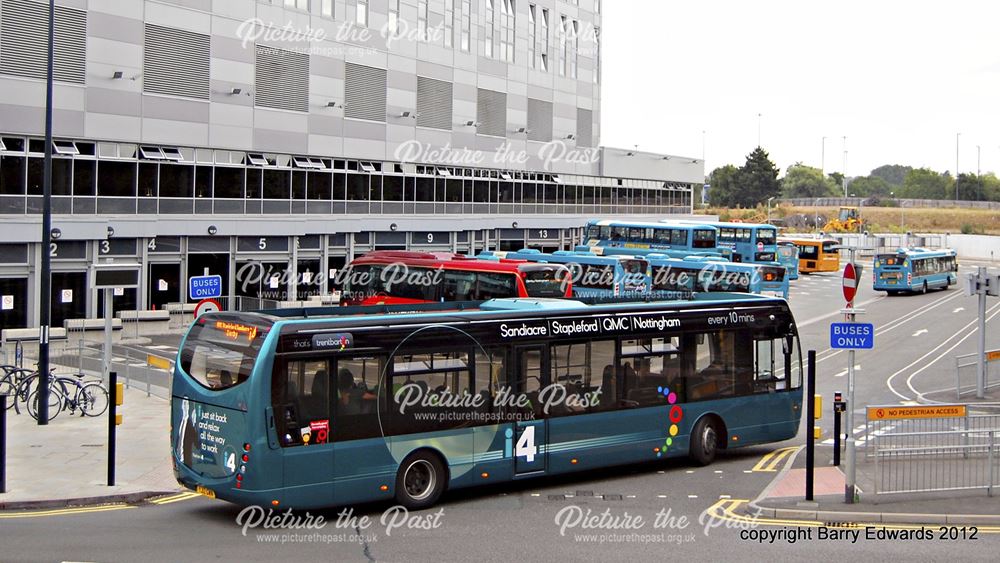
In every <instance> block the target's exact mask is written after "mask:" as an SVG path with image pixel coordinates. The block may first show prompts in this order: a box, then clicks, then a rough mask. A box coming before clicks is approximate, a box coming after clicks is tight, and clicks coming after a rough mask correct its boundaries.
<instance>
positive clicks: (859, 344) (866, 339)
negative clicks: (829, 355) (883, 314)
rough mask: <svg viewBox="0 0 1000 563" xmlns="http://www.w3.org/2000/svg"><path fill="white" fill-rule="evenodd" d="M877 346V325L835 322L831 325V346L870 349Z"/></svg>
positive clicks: (844, 348)
mask: <svg viewBox="0 0 1000 563" xmlns="http://www.w3.org/2000/svg"><path fill="white" fill-rule="evenodd" d="M874 347H875V325H873V324H871V323H833V324H831V325H830V348H834V349H841V350H870V349H872V348H874Z"/></svg>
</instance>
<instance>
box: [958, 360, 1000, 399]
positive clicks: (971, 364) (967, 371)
mask: <svg viewBox="0 0 1000 563" xmlns="http://www.w3.org/2000/svg"><path fill="white" fill-rule="evenodd" d="M978 358H979V354H962V355H961V356H955V395H956V396H957V397H958V398H959V399H961V398H962V395H971V394H974V393H975V392H976V376H977V374H978V370H979V361H978ZM970 360H971V361H970ZM997 365H1000V362H996V361H993V362H986V381H985V382H984V384H985V390H986V391H989V390H990V389H992V388H994V387H998V386H1000V381H997V382H996V383H992V384H991V383H990V380H991V379H993V378H991V377H990V375H991V374H992V375H995V373H994V372H995V371H996V370H997V369H1000V368H997V367H995V366H997Z"/></svg>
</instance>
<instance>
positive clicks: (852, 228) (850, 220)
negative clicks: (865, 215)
mask: <svg viewBox="0 0 1000 563" xmlns="http://www.w3.org/2000/svg"><path fill="white" fill-rule="evenodd" d="M864 226H865V221H864V219H862V218H861V212H860V210H859V209H858V208H857V207H841V208H840V213H838V214H837V216H836V217H834V218H833V219H830V220H829V221H827V222H826V225H823V232H825V233H860V232H861V231H862V230H864Z"/></svg>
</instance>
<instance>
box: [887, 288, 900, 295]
mask: <svg viewBox="0 0 1000 563" xmlns="http://www.w3.org/2000/svg"><path fill="white" fill-rule="evenodd" d="M885 293H886V295H899V292H898V291H896V290H895V289H887V290H885Z"/></svg>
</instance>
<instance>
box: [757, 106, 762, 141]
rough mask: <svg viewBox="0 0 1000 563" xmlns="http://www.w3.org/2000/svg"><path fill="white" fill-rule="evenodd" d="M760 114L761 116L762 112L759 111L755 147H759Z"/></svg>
mask: <svg viewBox="0 0 1000 563" xmlns="http://www.w3.org/2000/svg"><path fill="white" fill-rule="evenodd" d="M761 116H763V114H761V113H758V114H757V147H758V148H759V147H760V119H761Z"/></svg>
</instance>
